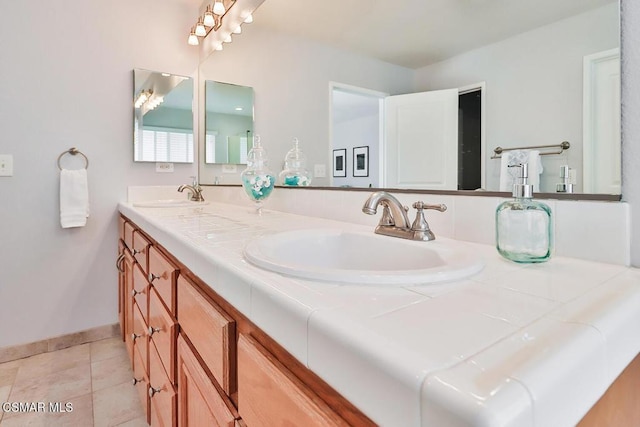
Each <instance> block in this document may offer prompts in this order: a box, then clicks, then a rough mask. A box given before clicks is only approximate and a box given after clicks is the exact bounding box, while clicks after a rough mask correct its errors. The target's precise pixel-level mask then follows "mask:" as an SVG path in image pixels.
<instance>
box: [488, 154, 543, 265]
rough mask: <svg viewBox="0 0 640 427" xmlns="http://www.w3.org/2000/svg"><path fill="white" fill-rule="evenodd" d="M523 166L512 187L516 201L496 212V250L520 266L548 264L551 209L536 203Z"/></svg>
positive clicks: (525, 166)
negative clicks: (517, 179) (538, 263)
mask: <svg viewBox="0 0 640 427" xmlns="http://www.w3.org/2000/svg"><path fill="white" fill-rule="evenodd" d="M509 167H520V168H521V169H520V177H519V181H520V182H518V183H516V184H514V185H513V197H514V199H513V200H509V201H506V202H503V203H501V204H500V205H499V206H498V208H497V209H496V248H497V249H498V252H499V253H500V255H502V256H503V257H505V258H506V259H508V260H511V261H515V262H520V263H537V262H545V261H547V260H548V259H549V258H550V257H551V250H552V246H553V241H552V217H551V208H549V206H547V205H545V204H544V203H541V202H538V201H536V200H533V185H531V184H529V183H528V178H529V167H528V165H527V164H526V163H523V164H520V165H513V166H509Z"/></svg>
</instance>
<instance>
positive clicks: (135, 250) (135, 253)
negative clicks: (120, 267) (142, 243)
mask: <svg viewBox="0 0 640 427" xmlns="http://www.w3.org/2000/svg"><path fill="white" fill-rule="evenodd" d="M143 252H144V249H143V250H141V251H139V250H137V249H136V248H133V256H136V255H138V254H141V253H143Z"/></svg>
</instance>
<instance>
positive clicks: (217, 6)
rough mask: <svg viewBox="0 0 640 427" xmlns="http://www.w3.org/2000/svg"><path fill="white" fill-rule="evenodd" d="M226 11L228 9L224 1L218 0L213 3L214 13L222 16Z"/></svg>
mask: <svg viewBox="0 0 640 427" xmlns="http://www.w3.org/2000/svg"><path fill="white" fill-rule="evenodd" d="M225 12H226V9H225V8H224V3H222V1H220V0H216V2H215V3H214V4H213V13H215V14H216V15H218V16H222V15H224V13H225Z"/></svg>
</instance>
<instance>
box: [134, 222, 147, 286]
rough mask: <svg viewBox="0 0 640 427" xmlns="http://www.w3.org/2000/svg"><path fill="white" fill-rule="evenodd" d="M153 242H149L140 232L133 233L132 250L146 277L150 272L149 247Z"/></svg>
mask: <svg viewBox="0 0 640 427" xmlns="http://www.w3.org/2000/svg"><path fill="white" fill-rule="evenodd" d="M150 245H151V242H149V241H148V240H147V239H146V238H145V237H144V236H143V235H142V233H140V232H139V231H138V230H135V231H134V232H133V249H131V253H132V254H133V257H134V258H135V259H136V261H137V262H138V264H140V267H141V268H142V271H143V272H144V274H145V276H146V275H147V273H148V272H149V269H148V255H149V246H150Z"/></svg>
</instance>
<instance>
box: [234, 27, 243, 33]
mask: <svg viewBox="0 0 640 427" xmlns="http://www.w3.org/2000/svg"><path fill="white" fill-rule="evenodd" d="M240 33H242V27H241V26H240V25H238V26H237V27H236V29H235V30H233V34H240Z"/></svg>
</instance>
